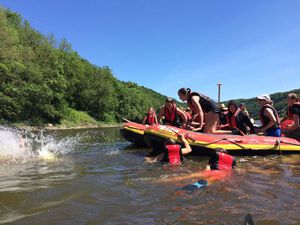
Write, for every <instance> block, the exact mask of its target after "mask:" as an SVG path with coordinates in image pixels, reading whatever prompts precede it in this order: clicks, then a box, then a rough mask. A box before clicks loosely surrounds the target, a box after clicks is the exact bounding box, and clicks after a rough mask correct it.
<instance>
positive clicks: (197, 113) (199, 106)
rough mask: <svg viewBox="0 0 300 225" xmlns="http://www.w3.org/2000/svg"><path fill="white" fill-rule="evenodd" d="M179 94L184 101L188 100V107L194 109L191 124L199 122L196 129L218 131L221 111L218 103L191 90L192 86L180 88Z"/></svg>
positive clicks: (207, 131)
mask: <svg viewBox="0 0 300 225" xmlns="http://www.w3.org/2000/svg"><path fill="white" fill-rule="evenodd" d="M178 96H179V98H180V99H181V100H182V101H187V104H188V107H190V109H191V110H192V112H193V117H192V123H191V124H192V125H193V123H194V124H197V129H196V130H201V129H202V130H203V132H204V133H214V132H215V131H216V127H217V124H218V121H219V113H220V106H219V104H218V103H216V102H215V101H214V100H212V99H211V98H209V97H207V96H206V95H203V94H200V93H197V92H191V89H190V88H181V89H179V90H178ZM204 117H205V118H204ZM204 121H205V123H204Z"/></svg>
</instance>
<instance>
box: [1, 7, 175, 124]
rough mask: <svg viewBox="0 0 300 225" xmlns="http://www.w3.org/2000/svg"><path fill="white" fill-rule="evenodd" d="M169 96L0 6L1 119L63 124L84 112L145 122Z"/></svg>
mask: <svg viewBox="0 0 300 225" xmlns="http://www.w3.org/2000/svg"><path fill="white" fill-rule="evenodd" d="M103 54H104V53H103ZM175 93H176V92H175ZM164 100H165V96H163V95H161V94H159V93H157V92H155V91H153V90H150V89H148V88H145V87H141V86H138V85H137V84H135V83H132V82H121V81H119V80H117V79H116V78H115V77H114V75H113V74H112V71H111V70H110V68H109V67H108V66H103V67H98V66H95V65H92V64H91V63H89V62H88V61H86V60H84V59H83V58H81V57H80V56H79V55H78V54H77V53H76V51H74V50H73V49H72V47H71V45H70V44H69V43H68V42H67V41H66V40H61V41H59V42H57V41H56V40H55V38H54V36H53V35H49V36H48V37H46V36H44V35H42V34H41V33H39V32H38V31H36V30H35V29H34V28H32V27H31V26H30V24H29V23H28V22H27V21H24V20H23V19H22V17H21V16H20V15H19V14H17V13H14V12H11V11H9V10H6V9H4V8H0V105H1V108H0V120H2V121H9V122H26V123H28V124H44V123H48V122H51V123H54V124H59V123H60V122H61V121H62V120H66V119H68V118H69V119H70V117H73V116H75V117H76V112H78V111H83V112H85V113H87V114H88V115H90V116H91V117H93V118H94V119H96V120H97V121H102V122H105V123H111V122H119V121H121V118H122V117H125V118H128V119H132V120H136V121H140V120H141V119H142V118H143V116H144V114H145V112H146V110H147V108H148V107H149V106H153V107H155V108H157V109H158V107H159V106H161V105H162V104H163V103H164Z"/></svg>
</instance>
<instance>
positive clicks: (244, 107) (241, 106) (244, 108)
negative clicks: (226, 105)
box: [239, 102, 246, 111]
mask: <svg viewBox="0 0 300 225" xmlns="http://www.w3.org/2000/svg"><path fill="white" fill-rule="evenodd" d="M239 108H240V109H241V110H243V111H244V110H246V105H245V103H243V102H242V103H240V105H239Z"/></svg>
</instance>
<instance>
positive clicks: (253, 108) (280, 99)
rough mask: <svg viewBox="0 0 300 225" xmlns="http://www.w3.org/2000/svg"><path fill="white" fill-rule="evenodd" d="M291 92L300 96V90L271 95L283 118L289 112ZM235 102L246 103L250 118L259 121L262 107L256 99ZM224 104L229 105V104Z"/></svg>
mask: <svg viewBox="0 0 300 225" xmlns="http://www.w3.org/2000/svg"><path fill="white" fill-rule="evenodd" d="M291 92H292V93H296V94H298V96H300V89H295V90H291V91H287V92H278V93H275V94H271V95H270V97H271V99H272V100H273V106H274V108H275V109H276V110H277V111H278V113H279V115H280V117H283V116H284V115H285V114H286V112H287V95H288V94H289V93H291ZM235 101H236V102H237V103H238V104H239V103H242V102H243V103H245V105H246V107H247V110H248V111H249V113H250V116H251V117H253V118H255V119H259V112H260V105H259V104H258V102H257V99H256V98H250V99H236V100H235ZM224 103H225V104H227V103H228V102H224Z"/></svg>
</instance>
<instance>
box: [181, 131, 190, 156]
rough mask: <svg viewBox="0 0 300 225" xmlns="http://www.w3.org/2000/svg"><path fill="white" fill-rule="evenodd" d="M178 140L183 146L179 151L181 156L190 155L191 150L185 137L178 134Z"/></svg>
mask: <svg viewBox="0 0 300 225" xmlns="http://www.w3.org/2000/svg"><path fill="white" fill-rule="evenodd" d="M178 138H179V140H181V141H182V142H183V144H184V148H182V149H181V152H182V155H187V154H189V153H191V152H192V148H191V146H190V144H189V143H188V141H187V140H186V139H185V137H184V136H183V135H182V134H180V135H178Z"/></svg>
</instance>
